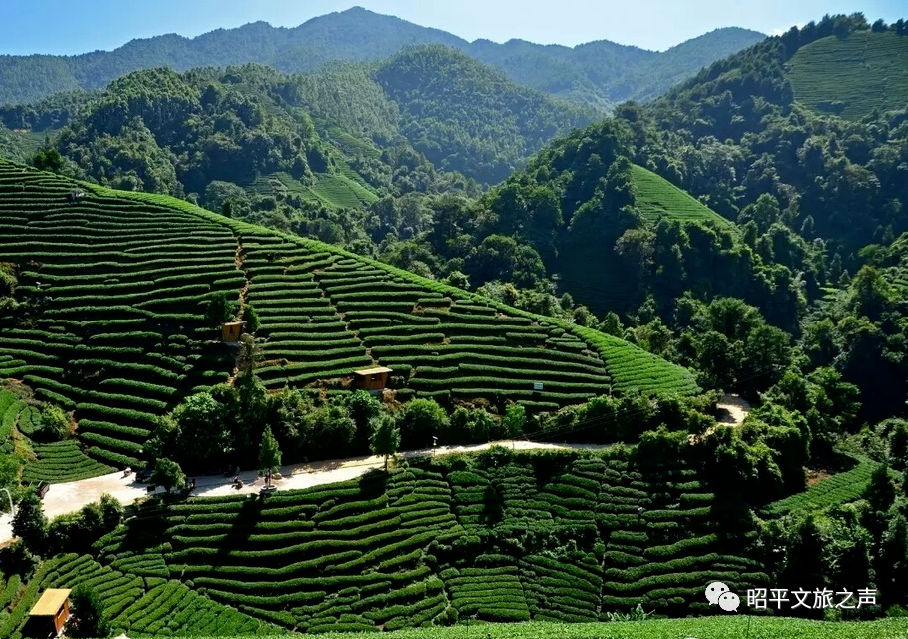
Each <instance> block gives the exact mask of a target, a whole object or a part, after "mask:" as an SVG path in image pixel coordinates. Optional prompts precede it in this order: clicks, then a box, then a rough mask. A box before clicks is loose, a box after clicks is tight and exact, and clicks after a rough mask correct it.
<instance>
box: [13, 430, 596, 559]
mask: <svg viewBox="0 0 908 639" xmlns="http://www.w3.org/2000/svg"><path fill="white" fill-rule="evenodd" d="M495 445H500V446H506V447H508V448H512V447H513V448H514V449H515V450H532V449H558V448H575V449H578V450H580V449H585V450H595V449H601V448H604V446H594V445H590V444H570V445H568V444H547V443H541V442H529V441H513V442H512V441H500V442H491V443H488V444H475V445H471V446H439V447H438V448H436V449H435V451H434V453H433V451H432V450H431V449H426V450H414V451H408V452H405V453H401V454H399V455H398V456H397V457H398V458H405V459H406V458H412V457H419V456H423V457H424V456H426V455H432V454H436V455H444V454H450V453H461V452H474V451H479V450H486V449H488V448H490V447H491V446H495ZM384 463H385V462H384V458H383V457H380V456H377V455H374V456H371V457H353V458H349V459H334V460H328V461H321V462H313V463H311V464H293V465H289V466H282V467H281V477H282V478H281V479H276V480H272V484H273V485H274V486H275V487H276V488H277V490H292V489H296V488H310V487H312V486H319V485H321V484H332V483H335V482H340V481H347V480H349V479H356V478H357V477H359V476H361V475H364V474H365V473H367V472H368V471H370V470H372V469H374V468H381V467H383V466H384ZM133 478H134V475H130V476H129V477H125V476H124V475H123V473H122V472H121V471H117V472H115V473H109V474H107V475H101V476H100V477H92V478H91V479H82V480H79V481H73V482H66V483H63V484H51V486H50V488H49V489H48V491H47V494H46V495H45V496H44V502H43V503H44V514H45V515H46V516H47V518H48V519H53V518H54V517H58V516H59V515H65V514H68V513H74V512H77V511H78V510H79V509H81V508H82V507H83V506H84V505H86V504H90V503H92V502H95V501H98V500H99V499H100V498H101V495H103V494H105V493H107V494H110V495H113V496H114V497H116V498H117V499H118V500H119V501H120V503H122V504H124V505H125V504H131V503H132V502H133V501H135V500H136V499H139V498H141V497H145V496H146V495H148V494H149V493H148V489H147V486H146V485H145V484H140V483H138V482H135V481H134V480H133ZM239 478H240V479H241V480H242V481H243V486H242V488H239V489H237V488H234V487H233V477H232V476H231V477H224V476H223V475H209V476H203V477H195V480H196V488H195V490H194V491H193V493H192V494H193V495H196V496H199V497H213V496H217V495H232V494H235V493H237V494H248V493H258V492H259V490H260V489H261V488H262V486H263V480H262V478H260V477H259V476H258V471H257V470H247V471H241V472H240V474H239ZM155 492H158V493H161V492H164V491H163V489H160V488H159V489H158V490H157V491H155ZM12 538H13V533H12V521H11V519H10V517H9V515H3V516H0V546H2V545H4V544H6V543H8V542H9V541H11V540H12Z"/></svg>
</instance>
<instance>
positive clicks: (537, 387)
mask: <svg viewBox="0 0 908 639" xmlns="http://www.w3.org/2000/svg"><path fill="white" fill-rule="evenodd" d="M533 390H534V391H541V390H542V382H533Z"/></svg>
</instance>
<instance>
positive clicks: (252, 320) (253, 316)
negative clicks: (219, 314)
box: [243, 304, 261, 333]
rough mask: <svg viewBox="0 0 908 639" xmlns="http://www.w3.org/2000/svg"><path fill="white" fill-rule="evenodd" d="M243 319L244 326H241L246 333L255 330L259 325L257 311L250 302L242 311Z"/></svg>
mask: <svg viewBox="0 0 908 639" xmlns="http://www.w3.org/2000/svg"><path fill="white" fill-rule="evenodd" d="M243 321H244V322H246V326H244V327H243V330H244V331H246V332H247V333H254V332H256V331H257V330H258V328H259V326H260V325H261V321H260V320H259V314H258V311H256V310H255V307H254V306H253V305H252V304H249V305H248V306H246V310H245V311H243Z"/></svg>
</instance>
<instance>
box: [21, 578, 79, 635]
mask: <svg viewBox="0 0 908 639" xmlns="http://www.w3.org/2000/svg"><path fill="white" fill-rule="evenodd" d="M71 592H72V590H70V589H69V588H48V589H47V590H45V591H44V594H42V595H41V598H40V599H38V603H36V604H35V605H34V606H33V607H32V609H31V611H30V612H29V613H28V616H29V626H30V628H33V629H34V631H36V632H39V633H40V634H41V635H42V636H43V635H44V633H45V632H46V633H47V635H48V636H57V635H59V634H60V633H61V632H63V627H64V626H65V625H66V620H67V619H69V595H70V593H71Z"/></svg>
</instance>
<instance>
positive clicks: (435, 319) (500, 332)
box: [0, 162, 696, 466]
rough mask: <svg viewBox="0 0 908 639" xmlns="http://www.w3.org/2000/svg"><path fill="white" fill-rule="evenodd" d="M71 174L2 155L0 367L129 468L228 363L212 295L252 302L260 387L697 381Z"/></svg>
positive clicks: (586, 393) (531, 399)
mask: <svg viewBox="0 0 908 639" xmlns="http://www.w3.org/2000/svg"><path fill="white" fill-rule="evenodd" d="M73 187H74V185H73V184H72V183H70V182H68V181H65V180H63V179H61V178H59V177H57V176H54V175H51V174H48V173H42V172H38V171H34V170H28V169H25V168H24V167H20V166H17V165H14V164H11V163H8V162H2V163H0V212H2V214H0V262H12V263H14V264H15V265H16V268H15V272H16V276H17V279H18V287H17V288H16V289H15V299H16V300H17V301H18V302H20V305H19V306H18V307H14V308H13V309H12V310H11V311H9V312H8V315H7V316H6V317H5V318H4V319H3V321H4V328H3V333H2V336H0V377H15V378H20V379H23V380H24V381H26V382H27V383H28V384H29V385H31V386H32V387H34V388H35V389H37V391H38V393H39V394H40V395H41V396H43V397H44V398H47V399H50V400H52V401H54V402H57V403H60V404H62V405H63V406H65V407H67V408H70V409H75V410H76V417H77V419H78V420H79V433H80V436H81V437H82V439H83V441H85V442H86V443H87V444H89V445H90V446H92V447H91V448H90V449H89V451H88V452H89V454H90V455H91V456H92V457H93V458H95V459H99V460H101V461H104V462H108V463H112V464H117V465H132V466H135V465H140V464H141V457H142V453H141V448H142V444H143V442H144V441H145V440H146V439H147V437H148V436H149V431H150V429H151V428H152V424H153V420H154V415H159V414H162V413H163V412H165V411H166V410H168V409H170V408H172V407H173V406H174V405H175V403H176V402H177V401H179V399H181V398H182V397H184V396H185V395H186V394H188V393H190V392H192V391H193V390H197V389H199V388H200V387H208V386H211V385H213V384H215V383H218V382H223V381H226V379H227V377H228V375H229V373H230V371H231V370H232V368H233V366H234V361H233V358H232V357H230V356H229V355H228V352H227V350H226V349H225V348H224V347H223V345H221V344H219V343H217V342H215V341H213V339H214V338H215V337H216V334H217V332H216V331H215V330H214V328H215V327H213V326H206V325H205V323H204V320H203V316H204V311H205V307H206V304H207V302H208V301H209V300H210V299H211V297H212V295H214V294H215V293H216V292H218V291H224V292H227V293H228V294H229V295H230V297H231V298H234V299H239V300H241V301H242V302H243V303H249V304H253V305H254V306H255V308H256V310H257V311H258V313H259V315H260V317H261V320H262V325H261V328H260V330H259V331H258V335H260V336H262V337H267V338H268V341H267V343H266V344H265V346H264V356H265V361H264V362H263V364H262V366H261V367H260V368H259V369H258V371H257V372H258V374H259V376H260V377H261V378H262V380H263V381H264V382H265V384H266V385H267V386H268V387H270V388H280V387H283V386H285V385H289V386H292V387H304V386H306V387H308V386H311V387H313V388H318V387H324V386H325V380H328V379H337V380H338V381H337V382H335V383H333V384H332V386H334V387H335V388H337V389H338V390H340V388H342V385H343V380H345V379H346V380H349V379H350V374H351V370H352V369H355V368H360V367H365V366H369V365H373V364H387V365H390V366H391V367H392V368H393V369H394V371H395V373H394V377H393V378H392V385H393V387H394V388H395V389H397V391H398V395H399V397H400V398H402V399H403V398H405V397H407V396H412V395H413V394H415V395H416V396H426V397H436V398H440V399H444V398H448V397H452V398H458V397H460V398H468V399H469V398H474V397H487V398H490V399H491V400H493V401H495V402H500V401H502V400H504V399H505V398H509V399H513V400H517V401H522V402H525V403H526V404H527V405H528V406H530V407H531V408H532V407H536V408H548V409H551V408H555V407H557V406H560V405H565V404H571V403H579V402H581V401H583V400H585V399H587V398H589V397H592V396H594V395H597V394H603V393H608V392H610V391H611V390H621V391H625V390H631V389H634V388H636V389H640V390H642V391H644V392H656V391H666V392H680V393H687V392H693V391H695V390H696V385H695V383H694V381H693V378H692V376H691V374H690V373H689V372H688V371H687V370H685V369H682V368H680V367H677V366H674V365H672V364H669V363H667V362H665V361H664V360H661V359H659V358H656V357H655V356H653V355H650V354H648V353H645V352H644V351H642V350H640V349H638V348H636V347H634V346H631V345H630V344H628V343H627V342H624V341H622V340H619V339H617V338H614V337H611V336H607V335H603V334H601V333H598V332H596V331H592V330H589V329H583V328H581V327H575V326H573V325H571V324H567V323H561V324H559V323H556V322H555V321H554V320H545V319H543V318H539V317H536V316H533V315H530V314H528V313H522V312H520V311H517V310H514V309H510V308H507V307H504V306H496V305H493V304H492V303H490V302H487V301H485V300H484V299H483V298H480V297H478V296H476V295H472V294H469V293H465V292H462V291H459V290H457V289H454V288H451V287H447V286H442V285H440V284H437V283H435V282H431V281H429V280H424V279H422V278H418V277H416V276H413V275H411V274H409V273H407V272H405V271H400V270H397V269H394V268H391V267H388V266H385V265H382V264H380V263H378V262H374V261H371V260H366V259H363V258H360V257H357V256H355V255H353V254H350V253H345V252H343V251H340V250H338V249H335V248H333V247H330V246H328V245H324V244H321V243H318V242H314V241H309V240H304V239H301V238H299V237H297V236H291V235H282V234H278V233H276V232H273V231H268V230H266V229H264V228H261V227H255V226H251V225H247V224H244V223H241V222H237V221H233V220H230V219H227V218H223V217H221V216H218V215H214V214H211V213H208V212H205V211H202V210H201V209H198V208H197V207H193V206H192V205H189V204H187V203H185V202H180V201H178V200H173V199H170V198H166V197H162V196H155V195H148V194H142V193H125V192H116V191H112V190H109V189H106V188H104V187H96V186H91V185H84V186H83V188H84V189H85V193H86V195H85V197H84V199H82V200H80V201H78V202H76V203H70V202H68V197H69V195H70V192H71V189H73ZM187 238H191V241H189V240H187ZM534 382H543V383H544V390H542V391H534V389H533V383H534Z"/></svg>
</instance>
